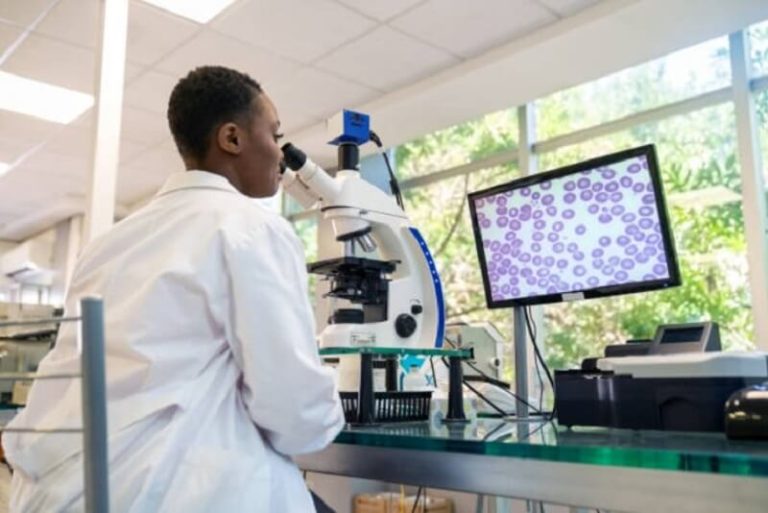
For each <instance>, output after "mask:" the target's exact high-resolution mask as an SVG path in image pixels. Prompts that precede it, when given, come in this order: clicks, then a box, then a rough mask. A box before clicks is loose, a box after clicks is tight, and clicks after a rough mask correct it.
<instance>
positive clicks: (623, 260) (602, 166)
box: [469, 145, 680, 308]
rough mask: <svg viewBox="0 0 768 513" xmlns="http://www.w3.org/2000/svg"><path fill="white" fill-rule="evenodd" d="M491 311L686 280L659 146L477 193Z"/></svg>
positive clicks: (475, 218)
mask: <svg viewBox="0 0 768 513" xmlns="http://www.w3.org/2000/svg"><path fill="white" fill-rule="evenodd" d="M469 208H470V213H471V216H472V227H473V230H474V236H475V243H476V246H477V254H478V258H479V260H480V267H481V269H482V277H483V285H484V287H485V297H486V301H487V304H488V307H489V308H504V307H509V306H516V305H531V304H541V303H554V302H559V301H567V300H575V299H588V298H596V297H603V296H610V295H615V294H626V293H630V292H640V291H647V290H654V289H661V288H667V287H672V286H675V285H679V284H680V270H679V268H678V264H677V256H676V254H675V247H674V242H673V239H672V235H671V232H670V228H669V220H668V215H667V209H666V206H665V202H664V193H663V188H662V184H661V177H660V175H659V169H658V164H657V160H656V151H655V148H654V146H653V145H648V146H642V147H639V148H634V149H630V150H626V151H622V152H619V153H614V154H611V155H606V156H603V157H599V158H596V159H592V160H588V161H586V162H581V163H579V164H575V165H572V166H567V167H564V168H560V169H555V170H553V171H548V172H544V173H539V174H536V175H532V176H527V177H524V178H520V179H518V180H514V181H512V182H509V183H506V184H503V185H499V186H496V187H492V188H490V189H486V190H482V191H477V192H473V193H471V194H469Z"/></svg>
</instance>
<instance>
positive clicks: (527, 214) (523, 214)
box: [519, 210, 531, 221]
mask: <svg viewBox="0 0 768 513" xmlns="http://www.w3.org/2000/svg"><path fill="white" fill-rule="evenodd" d="M530 218H531V211H530V210H526V211H521V212H520V216H519V219H520V220H521V221H527V220H529V219H530Z"/></svg>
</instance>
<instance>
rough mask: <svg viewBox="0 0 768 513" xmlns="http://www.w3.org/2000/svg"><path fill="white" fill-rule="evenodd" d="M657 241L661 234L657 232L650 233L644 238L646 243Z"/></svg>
mask: <svg viewBox="0 0 768 513" xmlns="http://www.w3.org/2000/svg"><path fill="white" fill-rule="evenodd" d="M659 241H661V235H659V234H657V233H652V234H650V235H649V236H648V238H646V239H645V242H647V243H648V244H656V243H657V242H659Z"/></svg>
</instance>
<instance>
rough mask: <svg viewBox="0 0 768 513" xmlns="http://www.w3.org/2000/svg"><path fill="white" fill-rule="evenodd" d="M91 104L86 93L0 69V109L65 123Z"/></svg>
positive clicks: (91, 99) (90, 97) (91, 101)
mask: <svg viewBox="0 0 768 513" xmlns="http://www.w3.org/2000/svg"><path fill="white" fill-rule="evenodd" d="M92 106H93V96H91V95H89V94H85V93H81V92H78V91H73V90H71V89H66V88H64V87H59V86H54V85H51V84H47V83H45V82H39V81H37V80H31V79H28V78H24V77H20V76H18V75H14V74H12V73H6V72H4V71H0V109H3V110H9V111H11V112H18V113H20V114H26V115H28V116H33V117H36V118H40V119H44V120H46V121H53V122H54V123H62V124H67V123H71V122H72V121H74V120H75V119H77V117H78V116H80V115H81V114H82V113H83V112H85V111H86V110H88V109H90V108H91V107H92Z"/></svg>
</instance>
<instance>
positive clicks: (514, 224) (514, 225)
mask: <svg viewBox="0 0 768 513" xmlns="http://www.w3.org/2000/svg"><path fill="white" fill-rule="evenodd" d="M522 226H523V225H522V223H520V221H518V220H517V219H512V220H511V221H510V222H509V227H510V228H511V229H512V230H519V229H520V228H521V227H522Z"/></svg>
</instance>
